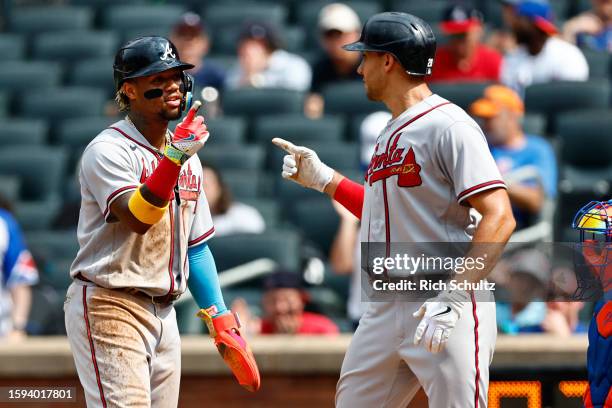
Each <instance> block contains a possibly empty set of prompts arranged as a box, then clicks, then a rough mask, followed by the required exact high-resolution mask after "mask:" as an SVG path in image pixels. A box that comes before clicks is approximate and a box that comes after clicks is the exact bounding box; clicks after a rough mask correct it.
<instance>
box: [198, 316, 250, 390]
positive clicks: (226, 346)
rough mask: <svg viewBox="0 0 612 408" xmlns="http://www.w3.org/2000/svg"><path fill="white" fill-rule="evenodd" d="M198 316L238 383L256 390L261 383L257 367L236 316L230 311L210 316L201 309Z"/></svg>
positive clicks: (248, 388)
mask: <svg viewBox="0 0 612 408" xmlns="http://www.w3.org/2000/svg"><path fill="white" fill-rule="evenodd" d="M198 317H200V318H201V319H202V320H204V323H206V326H207V327H208V331H209V332H210V337H212V338H213V339H214V340H215V346H217V350H219V354H221V357H223V360H224V361H225V364H227V366H228V367H229V368H230V370H232V373H233V374H234V377H236V380H238V383H239V384H240V385H242V386H243V387H244V388H246V389H247V390H249V391H251V392H255V391H257V390H258V389H259V386H260V383H261V379H260V376H259V368H258V367H257V362H256V361H255V357H254V356H253V353H252V352H251V348H250V347H249V345H248V344H247V342H246V340H245V339H244V337H242V334H241V333H240V330H239V329H240V323H239V319H238V318H237V316H236V315H235V314H234V313H232V312H230V313H223V314H221V315H217V316H215V317H211V316H210V315H209V314H208V313H207V312H206V310H204V309H201V310H200V312H199V313H198Z"/></svg>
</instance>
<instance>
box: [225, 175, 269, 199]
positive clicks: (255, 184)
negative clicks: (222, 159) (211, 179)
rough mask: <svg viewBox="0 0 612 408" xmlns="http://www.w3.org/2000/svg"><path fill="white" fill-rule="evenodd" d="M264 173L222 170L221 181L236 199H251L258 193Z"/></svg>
mask: <svg viewBox="0 0 612 408" xmlns="http://www.w3.org/2000/svg"><path fill="white" fill-rule="evenodd" d="M263 176H264V174H263V173H262V172H255V171H252V170H224V171H223V174H222V177H223V181H224V182H225V184H226V185H227V187H228V188H229V190H230V191H231V193H232V197H234V198H235V199H236V200H237V201H242V200H244V199H248V198H250V199H253V198H256V197H258V196H259V195H260V190H261V189H260V184H261V183H262V179H263Z"/></svg>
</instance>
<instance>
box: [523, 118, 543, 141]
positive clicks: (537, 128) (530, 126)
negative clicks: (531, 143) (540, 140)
mask: <svg viewBox="0 0 612 408" xmlns="http://www.w3.org/2000/svg"><path fill="white" fill-rule="evenodd" d="M523 131H524V132H525V133H527V134H530V135H538V136H542V135H544V134H546V117H545V116H543V115H540V114H537V113H527V114H525V116H524V117H523Z"/></svg>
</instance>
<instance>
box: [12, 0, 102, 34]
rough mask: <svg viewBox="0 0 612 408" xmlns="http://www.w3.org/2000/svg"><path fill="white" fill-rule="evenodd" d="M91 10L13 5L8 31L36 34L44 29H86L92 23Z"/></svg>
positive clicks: (70, 7)
mask: <svg viewBox="0 0 612 408" xmlns="http://www.w3.org/2000/svg"><path fill="white" fill-rule="evenodd" d="M93 17H94V15H93V10H92V9H90V8H88V7H78V6H32V7H15V8H14V9H13V13H12V15H11V20H10V21H9V26H10V31H12V32H15V33H22V34H37V33H42V32H45V31H69V30H87V29H89V28H91V27H92V24H93Z"/></svg>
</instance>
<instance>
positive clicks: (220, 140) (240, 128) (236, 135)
mask: <svg viewBox="0 0 612 408" xmlns="http://www.w3.org/2000/svg"><path fill="white" fill-rule="evenodd" d="M206 126H207V127H208V131H209V132H210V139H209V140H208V142H206V146H219V145H224V146H233V145H240V144H243V143H244V140H245V134H246V120H245V119H244V118H241V117H240V116H222V117H217V118H211V119H208V120H206Z"/></svg>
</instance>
